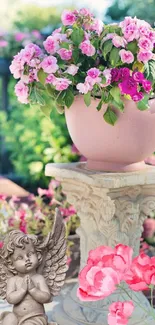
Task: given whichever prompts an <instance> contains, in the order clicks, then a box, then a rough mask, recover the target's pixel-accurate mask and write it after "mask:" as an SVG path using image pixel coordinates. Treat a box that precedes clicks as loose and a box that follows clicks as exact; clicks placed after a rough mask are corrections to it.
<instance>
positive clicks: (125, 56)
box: [119, 50, 134, 64]
mask: <svg viewBox="0 0 155 325" xmlns="http://www.w3.org/2000/svg"><path fill="white" fill-rule="evenodd" d="M119 55H120V57H121V61H122V62H123V63H127V64H130V63H132V62H133V61H134V55H133V54H132V52H131V51H126V50H120V51H119Z"/></svg>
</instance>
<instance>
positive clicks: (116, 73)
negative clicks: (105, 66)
mask: <svg viewBox="0 0 155 325" xmlns="http://www.w3.org/2000/svg"><path fill="white" fill-rule="evenodd" d="M120 77H121V74H120V69H118V68H113V69H111V82H114V81H119V80H120Z"/></svg>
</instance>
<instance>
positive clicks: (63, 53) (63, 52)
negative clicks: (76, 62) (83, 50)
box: [58, 48, 72, 61]
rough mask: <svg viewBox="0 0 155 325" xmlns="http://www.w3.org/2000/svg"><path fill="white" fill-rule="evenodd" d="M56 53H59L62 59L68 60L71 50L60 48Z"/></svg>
mask: <svg viewBox="0 0 155 325" xmlns="http://www.w3.org/2000/svg"><path fill="white" fill-rule="evenodd" d="M58 54H59V55H60V57H61V59H62V60H66V61H68V60H70V59H71V58H72V50H67V49H65V48H61V49H60V50H59V51H58Z"/></svg>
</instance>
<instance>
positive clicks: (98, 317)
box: [52, 286, 155, 325]
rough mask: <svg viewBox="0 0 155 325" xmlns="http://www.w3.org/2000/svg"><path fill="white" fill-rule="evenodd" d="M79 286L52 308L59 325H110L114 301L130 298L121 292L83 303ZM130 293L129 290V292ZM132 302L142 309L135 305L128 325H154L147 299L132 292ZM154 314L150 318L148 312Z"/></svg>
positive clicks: (141, 294)
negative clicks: (111, 307) (78, 295)
mask: <svg viewBox="0 0 155 325" xmlns="http://www.w3.org/2000/svg"><path fill="white" fill-rule="evenodd" d="M76 290H77V286H75V287H73V289H70V291H68V292H67V294H66V295H65V296H64V297H60V298H59V302H58V303H57V304H56V305H55V306H53V308H52V318H53V320H54V321H55V322H57V323H58V324H59V325H108V322H107V315H108V307H109V305H110V304H111V303H112V302H114V301H118V300H120V301H125V300H130V298H129V297H128V296H127V295H126V294H124V293H121V292H120V291H117V292H115V293H114V294H113V295H111V296H109V297H108V298H106V299H104V300H101V301H97V302H87V303H85V302H82V301H79V300H78V298H77V297H76ZM128 292H129V290H128ZM130 294H131V296H132V300H134V301H137V302H138V303H140V304H141V308H140V307H139V306H138V305H136V304H135V310H134V313H133V314H132V317H131V319H130V321H129V322H128V325H154V324H155V311H153V310H151V309H152V308H151V306H150V304H149V302H148V300H147V298H146V297H145V296H144V295H143V293H141V292H137V293H134V295H133V292H132V291H131V292H130ZM145 310H147V311H148V312H149V310H150V313H151V312H154V317H152V316H148V315H147V313H146V311H145Z"/></svg>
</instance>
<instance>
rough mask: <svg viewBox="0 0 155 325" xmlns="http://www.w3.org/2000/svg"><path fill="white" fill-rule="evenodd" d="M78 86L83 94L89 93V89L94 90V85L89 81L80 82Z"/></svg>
mask: <svg viewBox="0 0 155 325" xmlns="http://www.w3.org/2000/svg"><path fill="white" fill-rule="evenodd" d="M76 88H77V89H78V91H79V93H81V94H87V93H88V91H90V90H92V87H91V85H90V84H89V83H88V82H85V83H79V84H77V86H76Z"/></svg>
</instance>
